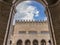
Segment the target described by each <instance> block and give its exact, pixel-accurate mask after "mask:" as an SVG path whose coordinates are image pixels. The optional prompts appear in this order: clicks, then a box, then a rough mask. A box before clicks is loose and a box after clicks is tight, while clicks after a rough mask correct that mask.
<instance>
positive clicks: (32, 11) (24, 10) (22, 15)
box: [15, 1, 39, 20]
mask: <svg viewBox="0 0 60 45" xmlns="http://www.w3.org/2000/svg"><path fill="white" fill-rule="evenodd" d="M28 2H29V1H27V2H26V1H24V2H23V3H20V4H19V5H18V6H17V7H16V10H17V13H16V16H15V18H17V19H18V18H19V19H20V20H21V19H22V20H34V16H39V11H38V10H37V8H36V7H34V6H31V5H28ZM30 3H31V2H30Z"/></svg>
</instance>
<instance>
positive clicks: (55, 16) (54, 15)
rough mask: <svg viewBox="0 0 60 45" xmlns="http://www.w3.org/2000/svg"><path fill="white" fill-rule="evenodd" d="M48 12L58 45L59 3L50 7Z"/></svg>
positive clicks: (59, 35) (58, 44) (59, 26)
mask: <svg viewBox="0 0 60 45" xmlns="http://www.w3.org/2000/svg"><path fill="white" fill-rule="evenodd" d="M49 10H50V12H51V19H52V25H53V29H52V30H53V31H54V35H55V39H56V43H57V45H60V2H59V1H58V2H57V3H56V4H53V5H50V6H49Z"/></svg>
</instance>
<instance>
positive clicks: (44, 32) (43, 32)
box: [41, 31, 49, 34]
mask: <svg viewBox="0 0 60 45" xmlns="http://www.w3.org/2000/svg"><path fill="white" fill-rule="evenodd" d="M41 34H49V31H41Z"/></svg>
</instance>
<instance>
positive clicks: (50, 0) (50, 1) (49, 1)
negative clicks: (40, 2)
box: [46, 0, 58, 5]
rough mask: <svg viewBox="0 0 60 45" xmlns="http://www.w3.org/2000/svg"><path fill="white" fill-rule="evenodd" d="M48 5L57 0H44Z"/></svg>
mask: <svg viewBox="0 0 60 45" xmlns="http://www.w3.org/2000/svg"><path fill="white" fill-rule="evenodd" d="M46 1H47V2H48V4H49V5H52V4H55V3H56V2H57V1H58V0H46Z"/></svg>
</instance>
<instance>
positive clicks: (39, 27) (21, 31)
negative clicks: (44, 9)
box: [7, 21, 51, 45]
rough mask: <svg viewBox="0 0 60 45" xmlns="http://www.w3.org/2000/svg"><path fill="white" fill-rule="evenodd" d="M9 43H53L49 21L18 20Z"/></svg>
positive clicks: (22, 44)
mask: <svg viewBox="0 0 60 45" xmlns="http://www.w3.org/2000/svg"><path fill="white" fill-rule="evenodd" d="M11 30H13V31H12V32H11V33H10V35H9V38H8V43H7V45H51V40H50V33H49V29H48V23H47V21H38V22H37V21H16V24H15V25H14V26H13V29H11Z"/></svg>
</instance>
